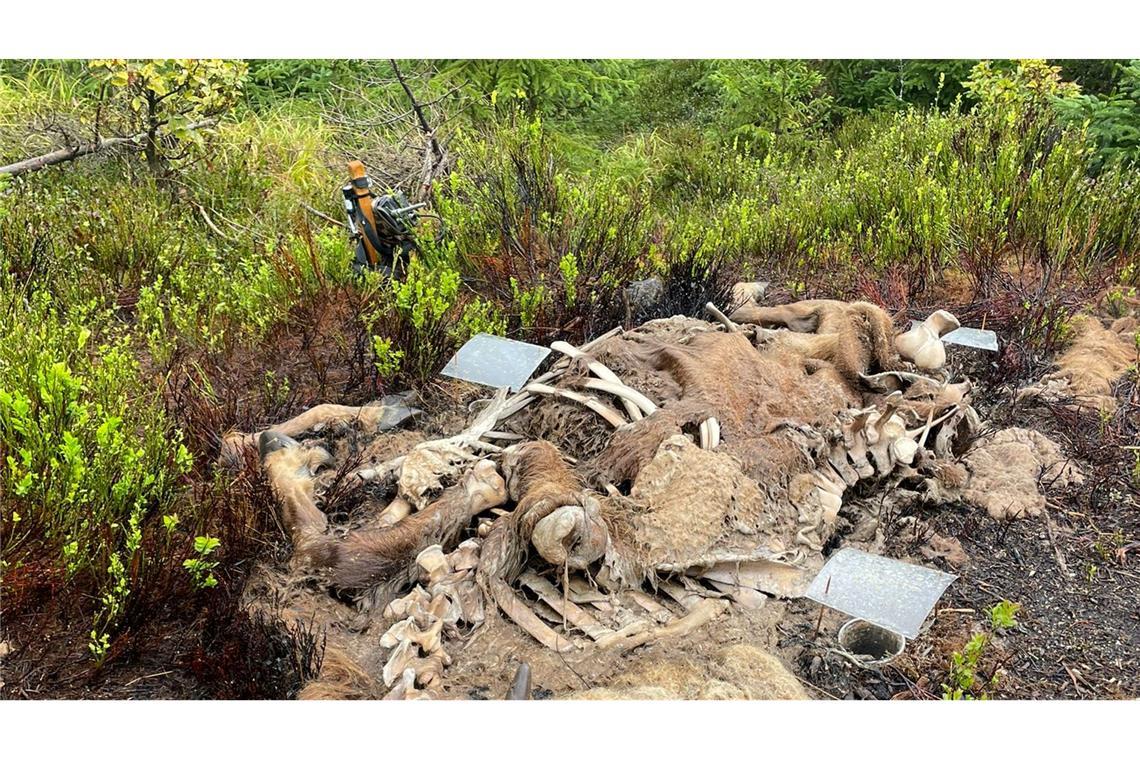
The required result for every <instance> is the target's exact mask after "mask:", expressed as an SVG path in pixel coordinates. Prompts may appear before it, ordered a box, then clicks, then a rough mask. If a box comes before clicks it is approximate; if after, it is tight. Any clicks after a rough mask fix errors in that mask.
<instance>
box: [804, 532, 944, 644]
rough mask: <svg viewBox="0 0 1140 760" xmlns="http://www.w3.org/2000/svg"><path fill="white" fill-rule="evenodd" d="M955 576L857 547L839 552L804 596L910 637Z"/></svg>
mask: <svg viewBox="0 0 1140 760" xmlns="http://www.w3.org/2000/svg"><path fill="white" fill-rule="evenodd" d="M957 577H958V576H956V575H950V574H949V573H944V572H942V571H941V570H933V569H931V568H928V567H922V566H921V565H912V564H910V563H909V562H900V561H899V560H897V559H891V558H889V557H880V556H878V555H877V554H868V553H867V552H862V551H859V550H858V549H840V550H839V551H837V552H836V553H835V554H832V555H831V558H830V559H828V560H827V564H826V565H824V566H823V569H822V570H820V571H819V575H817V576H816V577H815V580H813V581H812V582H811V586H809V587H808V591H807V594H805V596H807V597H808V598H809V599H813V600H815V601H817V602H819V603H820V604H823V605H826V606H828V607H831V608H832V609H834V610H838V611H840V612H843V613H846V614H848V615H851V616H852V617H857V618H863V619H864V620H868V621H870V622H872V623H874V624H875V625H878V626H882V627H883V628H888V629H890V630H892V631H896V632H898V633H901V634H902V635H903V636H906V637H907V638H908V639H913V638H914V637H915V636H917V635H918V632H919V630H920V629H921V628H922V623H923V621H925V620H926V617H927V615H929V614H930V611H931V610H932V609H934V605H935V604H936V603H937V602H938V600H939V598H941V596H942V594H943V593H944V592H945V591H946V587H947V586H949V585H950V584H951V583H953V582H954V580H955V579H956V578H957Z"/></svg>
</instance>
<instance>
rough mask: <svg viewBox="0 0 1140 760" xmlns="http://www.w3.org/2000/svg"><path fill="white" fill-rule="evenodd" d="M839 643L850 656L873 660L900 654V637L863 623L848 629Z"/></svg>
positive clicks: (860, 622)
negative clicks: (860, 656) (861, 656)
mask: <svg viewBox="0 0 1140 760" xmlns="http://www.w3.org/2000/svg"><path fill="white" fill-rule="evenodd" d="M839 643H840V645H842V646H843V648H844V649H846V650H847V651H848V652H850V653H851V654H854V655H863V656H866V657H870V658H871V659H873V660H882V659H884V658H887V657H893V656H895V655H897V654H899V653H900V652H902V636H900V635H899V634H897V633H895V632H894V631H888V630H887V629H885V628H880V627H879V626H877V625H872V624H871V623H867V622H864V621H859V622H857V623H853V624H852V625H851V626H850V627H848V628H847V629H846V631H844V635H843V638H842V640H841V641H840V642H839Z"/></svg>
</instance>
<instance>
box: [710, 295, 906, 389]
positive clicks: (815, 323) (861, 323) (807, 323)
mask: <svg viewBox="0 0 1140 760" xmlns="http://www.w3.org/2000/svg"><path fill="white" fill-rule="evenodd" d="M730 318H731V319H732V320H733V321H734V322H741V323H747V324H754V325H760V326H761V327H785V328H787V329H788V331H789V332H788V333H778V334H777V335H776V336H775V340H777V341H780V342H781V343H782V344H784V345H785V346H787V347H788V348H790V349H791V350H793V351H795V352H797V353H799V354H800V355H802V356H803V357H804V358H806V359H812V360H816V361H820V362H826V363H827V364H829V365H831V366H833V367H834V368H835V369H836V370H837V371H838V372H839V373H840V374H841V375H842V376H843V378H844V379H845V380H846V381H847V382H848V383H850V384H851V385H852V386H855V385H857V384H858V382H859V374H860V373H874V372H881V371H885V370H892V369H899V368H900V367H901V366H902V365H901V362H900V360H899V357H898V353H897V352H896V351H895V348H894V346H893V345H892V342H891V338H892V336H893V335H894V324H893V323H892V322H891V318H890V317H889V316H888V315H887V313H886V312H885V311H883V310H882V309H880V308H879V307H878V306H875V305H874V304H872V303H868V302H866V301H856V302H855V303H847V302H845V301H831V300H826V299H818V300H810V301H797V302H795V303H789V304H784V305H782V306H758V305H756V304H745V305H744V306H741V307H740V308H739V309H737V310H736V311H734V312H733V313H732V316H731V317H730Z"/></svg>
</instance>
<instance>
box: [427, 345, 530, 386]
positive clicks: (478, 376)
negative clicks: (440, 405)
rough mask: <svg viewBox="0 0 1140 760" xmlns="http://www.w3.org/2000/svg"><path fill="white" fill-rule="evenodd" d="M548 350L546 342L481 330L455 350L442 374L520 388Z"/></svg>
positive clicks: (479, 382)
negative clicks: (535, 341) (501, 336)
mask: <svg viewBox="0 0 1140 760" xmlns="http://www.w3.org/2000/svg"><path fill="white" fill-rule="evenodd" d="M549 354H550V349H549V348H546V347H544V346H536V345H534V344H533V343H523V342H522V341H519V340H511V339H510V338H500V337H499V336H498V335H487V334H486V333H479V334H478V335H475V336H473V337H472V338H471V340H469V341H467V342H466V343H464V344H463V346H462V348H460V349H459V350H458V351H456V352H455V356H453V357H451V361H449V362H448V363H447V366H446V367H444V368H443V372H442V373H441V374H443V375H446V376H448V377H454V378H457V379H459V380H467V381H468V382H472V383H478V384H480V385H489V386H491V387H492V388H503V387H508V388H510V389H511V390H512V391H518V390H520V389H522V387H523V386H524V385H526V382H527V380H529V379H530V376H531V375H532V374H534V371H535V370H536V369H538V365H539V364H541V363H542V360H543V359H545V358H546V357H547V356H548V355H549Z"/></svg>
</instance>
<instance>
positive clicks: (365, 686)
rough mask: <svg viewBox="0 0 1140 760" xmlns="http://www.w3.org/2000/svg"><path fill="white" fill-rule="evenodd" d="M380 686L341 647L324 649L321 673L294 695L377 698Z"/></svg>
mask: <svg viewBox="0 0 1140 760" xmlns="http://www.w3.org/2000/svg"><path fill="white" fill-rule="evenodd" d="M383 691H384V690H383V687H382V686H381V684H380V683H378V682H377V681H376V679H374V678H373V677H372V676H370V675H369V674H368V673H367V672H366V671H365V670H364V669H363V668H361V667H360V666H359V665H357V664H356V661H355V660H353V659H352V657H351V656H350V655H349V654H348V653H347V652H345V651H344V650H342V649H337V648H333V647H330V648H328V649H326V650H325V654H324V660H323V661H322V663H321V674H320V675H319V676H318V677H317V678H315V679H313V680H312V681H309V682H308V683H306V684H305V686H304V687H303V688H302V689H301V691H300V693H298V694H297V699H377V698H379V697H380V696H382V695H383Z"/></svg>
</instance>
